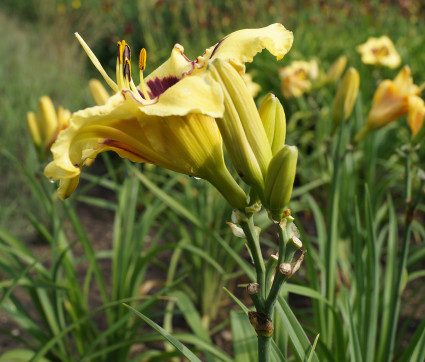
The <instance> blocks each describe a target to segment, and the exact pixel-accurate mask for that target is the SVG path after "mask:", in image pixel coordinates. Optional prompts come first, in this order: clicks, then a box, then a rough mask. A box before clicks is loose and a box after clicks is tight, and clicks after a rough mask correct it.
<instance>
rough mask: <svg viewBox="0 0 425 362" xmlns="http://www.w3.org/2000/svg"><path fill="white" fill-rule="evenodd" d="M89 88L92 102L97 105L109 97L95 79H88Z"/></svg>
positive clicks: (101, 104)
mask: <svg viewBox="0 0 425 362" xmlns="http://www.w3.org/2000/svg"><path fill="white" fill-rule="evenodd" d="M89 88H90V93H91V96H92V98H93V100H94V103H96V105H98V106H103V105H104V104H106V101H107V100H108V98H109V94H108V91H107V90H106V89H105V87H104V86H103V85H102V83H101V82H100V81H99V80H97V79H90V81H89Z"/></svg>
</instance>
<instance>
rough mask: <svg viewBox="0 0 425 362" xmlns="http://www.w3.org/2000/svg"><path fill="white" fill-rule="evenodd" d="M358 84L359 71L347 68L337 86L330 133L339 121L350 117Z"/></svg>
mask: <svg viewBox="0 0 425 362" xmlns="http://www.w3.org/2000/svg"><path fill="white" fill-rule="evenodd" d="M359 85H360V76H359V72H358V71H357V70H356V69H355V68H353V67H350V68H348V70H347V71H346V72H345V75H344V78H342V80H341V83H340V85H339V87H338V90H337V92H336V96H335V100H334V104H333V107H332V133H333V132H335V129H336V128H337V127H338V125H339V124H340V122H341V121H346V120H347V119H348V117H350V115H351V113H352V111H353V108H354V104H355V103H356V99H357V94H358V92H359Z"/></svg>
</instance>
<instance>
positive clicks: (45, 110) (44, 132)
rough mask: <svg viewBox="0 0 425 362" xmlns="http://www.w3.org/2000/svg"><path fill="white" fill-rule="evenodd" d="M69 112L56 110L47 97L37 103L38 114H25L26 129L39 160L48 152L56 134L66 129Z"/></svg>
mask: <svg viewBox="0 0 425 362" xmlns="http://www.w3.org/2000/svg"><path fill="white" fill-rule="evenodd" d="M70 118H71V112H70V111H69V110H67V109H64V108H62V107H58V108H57V110H56V109H55V106H54V105H53V102H52V100H51V99H50V97H48V96H44V97H41V98H40V99H39V101H38V113H37V115H36V114H35V113H34V112H31V111H30V112H28V113H27V123H28V128H29V130H30V133H31V138H32V140H33V142H34V145H35V146H36V148H37V150H38V152H39V155H40V157H41V158H44V157H45V156H46V155H47V154H48V152H49V151H50V147H51V145H52V144H53V142H54V141H55V140H56V137H57V135H58V133H59V132H60V131H61V130H63V129H65V128H66V127H68V125H69V120H70Z"/></svg>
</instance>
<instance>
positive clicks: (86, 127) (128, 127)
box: [45, 24, 292, 209]
mask: <svg viewBox="0 0 425 362" xmlns="http://www.w3.org/2000/svg"><path fill="white" fill-rule="evenodd" d="M76 36H77V38H78V40H79V41H80V43H81V45H82V46H83V48H84V49H85V51H86V53H87V54H88V55H89V57H90V59H91V61H92V62H93V64H94V65H95V66H96V68H97V69H98V70H99V71H100V73H101V75H102V76H103V78H104V79H105V81H106V82H107V83H108V85H109V86H110V87H111V88H112V90H113V91H114V92H115V94H114V95H113V96H112V97H111V98H109V100H108V101H107V103H106V104H105V105H103V106H97V107H92V108H88V109H86V110H82V111H79V112H76V113H75V114H73V116H72V119H71V125H70V127H69V128H68V129H67V130H65V131H63V132H61V134H60V135H59V138H58V140H57V142H56V143H55V144H54V145H53V147H52V153H53V156H54V160H53V162H51V163H50V164H49V165H48V166H47V167H46V169H45V175H46V176H47V177H49V178H51V179H60V180H61V185H60V188H59V190H58V192H59V196H60V197H61V198H66V197H68V196H69V195H70V194H71V193H72V192H73V191H74V189H75V187H76V186H77V184H78V178H79V175H80V172H81V167H82V166H83V165H84V164H85V162H86V161H87V160H88V159H93V158H95V157H96V155H97V154H99V153H100V152H103V151H106V150H113V151H115V152H117V153H118V154H119V155H120V156H121V157H126V158H129V159H130V160H132V161H135V162H149V163H153V164H156V165H159V166H162V167H165V168H168V169H170V170H173V171H176V172H180V173H184V174H188V175H191V176H196V177H199V178H204V179H206V180H208V181H209V182H211V183H212V184H213V185H214V186H216V187H217V189H218V190H219V191H220V192H221V193H222V194H223V195H224V196H225V197H226V198H227V200H228V201H229V203H230V204H231V205H232V206H233V207H235V208H239V209H242V208H243V207H244V206H245V201H246V196H245V193H244V192H243V191H242V189H241V188H240V187H239V186H238V185H237V184H236V182H235V181H234V179H233V178H232V177H231V175H230V173H229V172H228V170H227V168H226V166H225V164H224V160H223V151H222V145H221V135H220V132H219V130H218V127H217V124H216V122H215V119H214V118H218V117H222V116H223V113H224V105H223V90H222V88H221V87H220V85H219V84H218V83H216V82H215V81H214V80H212V78H211V77H210V75H209V73H208V71H206V69H207V65H208V63H209V62H210V61H212V60H214V59H223V60H225V61H228V62H229V63H230V64H231V65H232V67H233V68H234V69H236V70H237V71H238V72H239V74H241V75H242V74H243V73H244V71H245V65H244V64H245V62H249V61H252V59H253V57H254V55H255V54H256V53H258V52H259V51H261V50H262V49H263V48H267V49H268V50H269V51H270V52H271V53H272V54H274V55H275V56H276V57H277V58H281V57H283V55H284V54H285V53H286V52H287V51H288V50H289V48H290V46H291V44H292V33H290V32H288V31H287V30H286V29H285V28H284V27H283V26H282V25H280V24H273V25H270V26H269V27H266V28H262V29H255V30H249V29H248V30H240V31H237V32H235V33H232V34H230V35H229V36H227V37H226V38H224V39H223V40H221V41H220V42H219V43H217V44H216V45H214V46H213V47H210V48H208V49H207V50H206V51H205V52H204V54H203V55H202V56H201V57H198V58H197V59H196V60H195V61H190V60H189V59H188V58H187V57H186V56H184V54H183V47H182V46H180V45H178V44H176V45H175V46H174V48H173V50H172V52H171V56H170V58H169V59H168V60H167V61H166V62H165V63H163V64H162V65H161V66H160V67H159V68H157V69H156V70H155V71H153V72H152V73H151V74H150V75H149V76H147V77H146V78H143V70H144V69H145V62H146V52H145V51H144V50H142V52H141V53H140V58H139V70H140V73H141V77H140V78H141V83H140V86H139V87H136V86H135V84H134V82H133V79H132V77H131V63H130V55H131V51H130V48H129V47H128V45H127V44H126V43H125V41H122V42H119V44H118V59H117V67H116V73H117V81H116V82H114V81H113V80H112V79H111V78H110V77H109V76H108V75H107V73H106V72H105V70H104V69H103V67H102V66H101V64H100V62H99V61H98V60H97V58H96V56H95V55H94V54H93V52H92V51H91V50H90V48H89V47H88V45H87V44H86V43H85V42H84V41H83V39H82V38H81V37H80V36H79V35H78V34H76Z"/></svg>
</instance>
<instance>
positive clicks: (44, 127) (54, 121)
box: [38, 96, 58, 148]
mask: <svg viewBox="0 0 425 362" xmlns="http://www.w3.org/2000/svg"><path fill="white" fill-rule="evenodd" d="M38 116H39V118H38V121H39V123H38V126H39V129H40V133H41V135H42V138H43V139H44V143H45V147H46V148H47V147H50V144H51V143H52V142H53V141H54V140H55V137H56V132H57V127H58V117H57V115H56V110H55V106H54V105H53V102H52V100H51V99H50V97H48V96H44V97H41V98H40V100H39V101H38Z"/></svg>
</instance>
